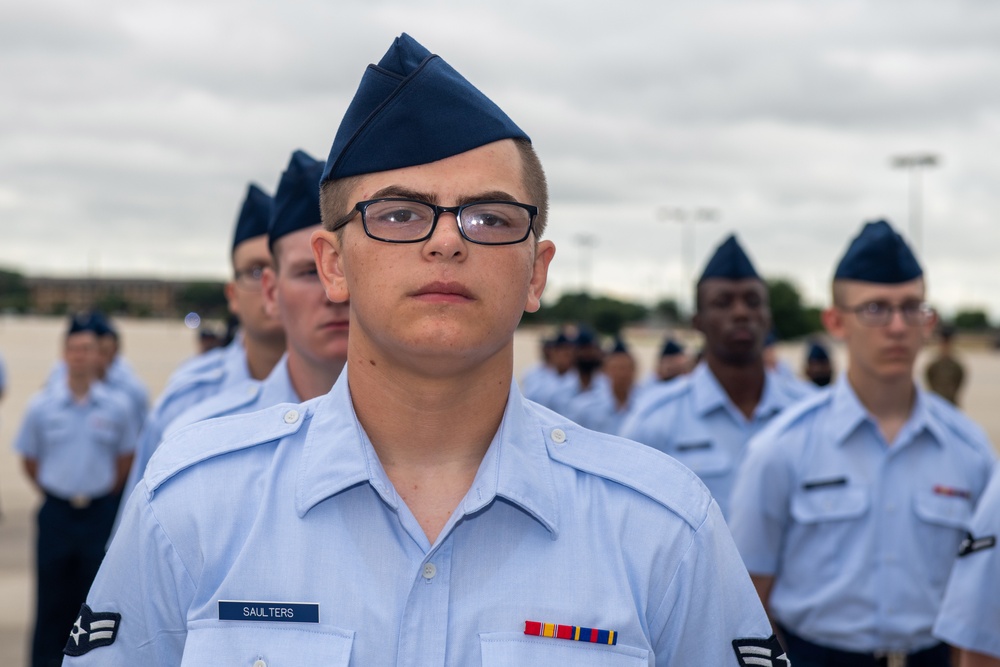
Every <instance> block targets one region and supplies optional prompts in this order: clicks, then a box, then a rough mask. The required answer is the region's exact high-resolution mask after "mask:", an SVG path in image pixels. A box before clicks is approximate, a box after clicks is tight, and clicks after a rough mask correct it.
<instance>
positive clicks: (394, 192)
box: [372, 185, 517, 206]
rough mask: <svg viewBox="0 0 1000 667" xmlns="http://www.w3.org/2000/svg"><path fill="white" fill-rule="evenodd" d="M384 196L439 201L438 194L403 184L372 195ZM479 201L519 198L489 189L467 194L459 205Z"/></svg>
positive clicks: (391, 186) (375, 197) (377, 197)
mask: <svg viewBox="0 0 1000 667" xmlns="http://www.w3.org/2000/svg"><path fill="white" fill-rule="evenodd" d="M384 197H400V198H403V199H416V200H417V201H422V202H426V203H428V204H430V203H434V202H436V201H437V196H436V195H434V194H433V193H430V192H419V191H417V190H411V189H409V188H407V187H404V186H402V185H390V186H388V187H385V188H382V189H381V190H379V191H378V192H376V193H375V194H373V195H372V199H382V198H384ZM477 201H510V202H516V201H517V199H516V198H515V197H514V196H513V195H511V194H510V193H509V192H504V191H503V190H487V191H485V192H477V193H475V194H472V195H466V196H463V197H459V198H458V205H459V206H461V205H463V204H469V203H471V202H477Z"/></svg>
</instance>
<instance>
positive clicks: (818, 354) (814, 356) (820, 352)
mask: <svg viewBox="0 0 1000 667" xmlns="http://www.w3.org/2000/svg"><path fill="white" fill-rule="evenodd" d="M806 360H807V361H830V354H829V353H828V352H827V351H826V348H825V347H823V346H822V345H820V344H819V343H817V342H813V343H811V344H810V345H809V353H808V354H807V355H806Z"/></svg>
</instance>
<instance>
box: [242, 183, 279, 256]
mask: <svg viewBox="0 0 1000 667" xmlns="http://www.w3.org/2000/svg"><path fill="white" fill-rule="evenodd" d="M271 204H272V200H271V196H270V195H269V194H267V193H266V192H264V191H263V190H261V189H260V188H258V187H257V186H256V185H254V184H253V183H251V184H250V185H249V186H248V187H247V195H246V197H244V199H243V207H242V208H241V209H240V215H239V217H238V218H236V231H235V232H234V233H233V250H236V246H238V245H239V244H241V243H243V242H244V241H247V240H249V239H252V238H255V237H257V236H264V235H265V234H267V225H268V223H269V222H270V220H271Z"/></svg>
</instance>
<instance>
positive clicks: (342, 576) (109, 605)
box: [65, 373, 781, 667]
mask: <svg viewBox="0 0 1000 667" xmlns="http://www.w3.org/2000/svg"><path fill="white" fill-rule="evenodd" d="M88 605H89V608H90V609H91V610H93V612H94V613H95V614H121V618H120V626H119V628H118V631H117V636H116V638H115V639H114V642H113V643H112V644H111V645H109V646H100V647H97V648H94V649H93V650H91V651H90V652H89V653H86V654H85V655H82V656H80V657H77V658H67V660H66V663H65V664H67V665H74V666H82V665H102V666H106V665H130V666H131V665H150V666H155V665H178V664H181V662H182V656H183V664H192V665H215V664H232V665H253V664H254V663H255V661H257V660H261V661H263V662H264V664H268V665H274V666H277V665H291V664H296V665H348V664H350V665H412V666H414V667H418V666H419V667H426V666H428V665H448V666H455V667H468V666H469V665H494V666H496V665H502V666H504V667H509V666H511V665H535V664H551V665H597V664H616V665H635V666H638V665H677V666H681V665H695V664H705V665H727V664H737V662H736V659H735V657H734V650H735V649H734V645H733V641H734V640H737V639H740V638H745V637H750V638H757V640H758V643H763V641H762V640H761V639H760V638H764V637H768V636H770V635H771V629H770V626H769V623H768V620H767V618H766V616H765V614H764V612H763V608H762V607H761V605H760V602H759V600H758V599H757V596H756V593H755V591H754V589H753V586H752V584H751V582H750V579H749V576H748V575H747V573H746V570H745V568H744V567H743V564H742V562H741V561H740V557H739V554H738V553H737V551H736V549H735V546H734V544H733V542H732V538H731V537H730V535H729V532H728V530H727V529H726V526H725V523H724V521H723V519H722V516H721V514H720V513H719V510H718V506H717V505H716V504H715V503H714V502H713V501H712V499H711V497H710V495H709V494H708V492H707V491H706V490H705V488H704V486H703V485H702V484H701V482H700V481H698V479H697V478H696V477H695V476H694V475H692V474H691V473H690V471H688V470H686V469H685V468H683V467H682V466H680V465H677V463H676V462H675V461H673V460H671V459H669V458H668V457H664V456H662V455H661V454H659V453H658V452H654V451H652V450H650V449H649V448H647V447H643V446H640V445H637V444H635V443H631V442H628V441H625V440H622V439H620V438H615V437H612V436H607V435H603V434H598V433H594V432H591V431H586V430H584V429H582V428H580V427H578V426H577V425H575V424H573V423H572V422H570V421H568V420H565V419H564V418H561V417H559V416H557V415H555V414H554V413H552V412H550V411H548V410H545V409H543V408H540V407H539V406H537V405H536V404H534V403H532V402H530V401H526V400H524V399H523V398H522V397H521V395H520V392H519V391H518V389H517V387H516V386H512V389H511V392H510V396H509V400H508V404H507V407H506V410H505V413H504V417H503V421H502V423H501V425H500V428H499V430H498V431H497V434H496V435H495V437H494V439H493V442H492V443H491V445H490V447H489V449H488V451H487V453H486V455H485V457H484V459H483V461H482V464H481V466H480V468H479V471H478V473H477V475H476V477H475V479H474V481H473V483H472V486H471V488H470V489H469V491H468V493H467V494H466V496H465V498H464V499H463V500H462V501H461V502H460V503H459V505H458V507H457V508H456V510H455V511H454V513H453V514H452V516H451V518H450V520H449V522H448V524H447V525H446V526H445V527H444V528H443V529H442V531H441V533H440V535H439V536H438V538H437V540H436V542H435V543H434V544H430V543H429V542H428V539H427V537H426V535H425V533H424V532H423V530H422V529H421V527H420V526H419V524H418V523H417V521H416V519H415V518H414V516H413V515H412V514H411V513H410V510H409V509H408V508H407V507H406V505H405V503H404V502H403V501H402V499H401V498H400V496H399V495H398V494H397V492H396V490H395V489H394V488H393V486H392V484H391V483H390V481H389V479H388V477H387V475H386V473H385V472H384V470H383V468H382V465H381V463H380V462H379V459H378V457H377V455H376V453H375V450H374V448H373V447H372V445H371V443H370V442H369V440H368V438H367V436H366V435H365V432H364V430H363V429H362V428H361V426H360V424H359V423H358V421H357V419H356V417H355V414H354V410H353V406H352V404H351V399H350V395H349V389H348V384H347V373H343V374H341V377H340V379H339V380H338V381H337V384H336V385H334V387H333V389H332V390H331V392H330V393H329V394H327V395H325V396H322V397H319V398H317V399H314V400H312V401H308V402H306V403H303V404H300V405H291V404H285V405H280V406H276V407H273V408H269V409H265V410H262V411H259V412H255V413H252V414H247V415H237V416H231V417H223V418H220V419H213V420H209V421H205V422H200V423H198V424H194V425H192V426H189V427H186V428H184V429H181V430H179V431H177V432H176V433H174V434H173V435H172V436H171V437H170V438H169V439H168V440H167V441H166V442H165V443H164V444H163V446H161V447H160V448H159V449H158V450H157V452H156V455H155V456H154V457H153V459H152V460H151V461H150V463H149V466H148V468H147V470H146V475H145V477H144V478H143V480H142V481H141V483H140V486H139V487H137V489H136V492H135V493H133V494H132V497H131V498H130V500H129V502H128V505H127V509H126V511H125V516H124V520H123V524H122V527H121V529H120V530H119V533H118V535H117V537H116V538H115V540H114V541H113V543H112V546H111V549H110V551H109V552H108V554H107V557H106V559H105V561H104V565H103V566H102V568H101V572H100V574H99V575H98V577H97V579H96V581H95V584H94V586H93V588H92V590H91V592H90V595H89V597H88ZM234 618H236V619H240V620H229V619H234ZM293 618H300V619H301V620H302V621H305V622H298V621H294V620H292V619H293ZM316 621H318V622H316ZM525 621H540V622H542V623H554V624H564V625H571V626H578V627H586V628H594V629H602V630H608V631H614V632H615V633H616V635H615V636H616V643H615V645H599V644H593V643H587V642H584V641H570V640H566V639H558V638H550V637H535V636H526V635H525V634H524V631H525ZM775 664H781V663H780V662H779V663H775Z"/></svg>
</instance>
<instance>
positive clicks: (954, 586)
mask: <svg viewBox="0 0 1000 667" xmlns="http://www.w3.org/2000/svg"><path fill="white" fill-rule="evenodd" d="M969 533H970V536H967V537H966V539H967V540H968V542H963V543H962V547H963V548H962V550H961V551H959V553H960V554H963V555H961V556H959V558H958V560H956V561H955V565H954V566H953V567H952V569H951V579H950V580H949V581H948V588H947V591H946V592H945V594H944V602H942V603H941V613H940V614H939V615H938V619H937V623H935V624H934V635H935V636H937V637H939V638H941V639H942V640H944V641H946V642H948V643H949V644H952V645H954V646H959V647H961V648H964V649H966V650H969V651H975V652H977V653H983V654H985V655H990V656H993V657H994V658H1000V546H998V545H997V537H998V536H1000V466H997V467H996V468H995V469H994V471H993V477H992V478H991V479H990V483H989V485H987V487H986V490H985V491H984V492H983V495H982V497H981V498H980V499H979V505H978V506H977V507H976V513H975V515H974V517H973V519H972V524H971V527H970V529H969Z"/></svg>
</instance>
